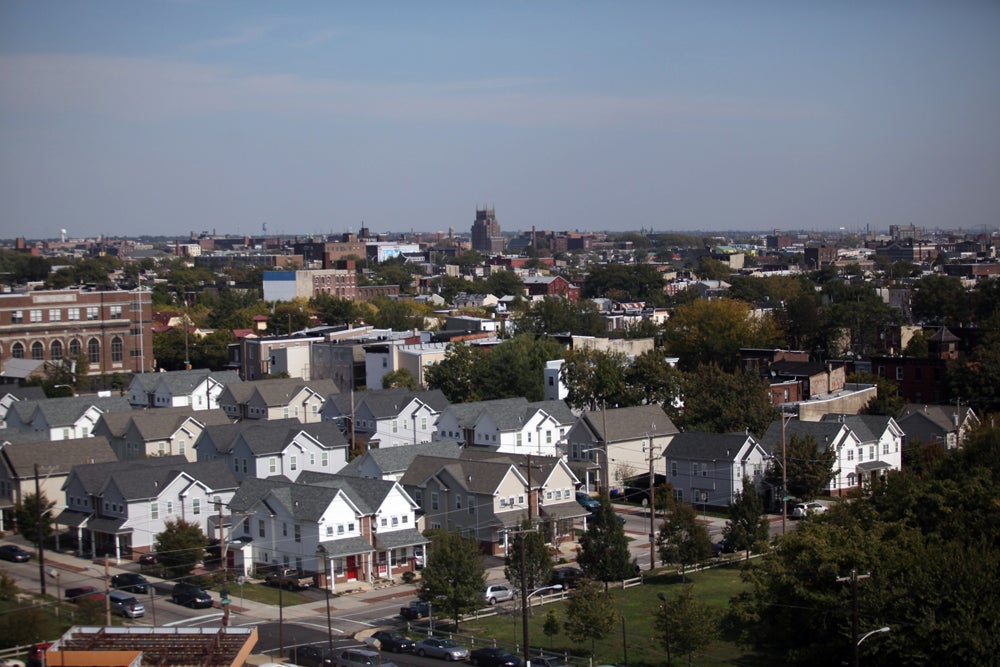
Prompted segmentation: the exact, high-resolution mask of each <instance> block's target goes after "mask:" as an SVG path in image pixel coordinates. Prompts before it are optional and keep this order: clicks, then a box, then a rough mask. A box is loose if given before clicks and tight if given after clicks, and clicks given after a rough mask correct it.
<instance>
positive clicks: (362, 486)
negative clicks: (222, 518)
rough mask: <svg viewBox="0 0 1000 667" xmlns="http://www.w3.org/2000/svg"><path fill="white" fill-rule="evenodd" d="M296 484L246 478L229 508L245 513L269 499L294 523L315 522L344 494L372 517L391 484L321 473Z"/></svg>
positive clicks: (308, 475)
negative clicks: (279, 506) (284, 509)
mask: <svg viewBox="0 0 1000 667" xmlns="http://www.w3.org/2000/svg"><path fill="white" fill-rule="evenodd" d="M299 480H302V481H296V482H290V481H288V480H287V479H278V478H269V479H256V478H252V477H248V478H247V479H245V480H243V483H242V484H240V488H239V489H238V490H237V491H236V494H235V495H234V496H233V500H232V502H231V503H230V507H231V508H232V510H233V512H248V511H250V510H251V509H252V507H253V506H254V505H255V504H256V503H258V502H261V501H262V500H265V499H266V498H267V497H269V496H274V497H275V498H277V499H278V500H279V501H280V502H281V504H282V505H284V506H285V507H286V508H287V509H288V510H289V511H290V512H291V513H292V516H293V517H294V518H296V519H299V520H302V521H318V520H319V519H320V517H322V516H323V513H324V512H325V511H326V510H327V508H329V507H330V503H331V502H333V499H334V498H336V497H337V494H338V493H341V492H342V493H344V494H345V495H346V496H347V497H348V498H349V499H350V500H351V502H353V503H354V504H355V505H357V506H358V509H359V510H361V512H362V513H364V514H374V513H375V511H376V510H377V509H378V508H379V507H381V506H382V502H383V501H384V500H385V497H386V495H388V493H389V492H390V491H391V490H392V489H393V487H395V483H394V482H387V481H383V480H380V479H363V478H361V477H345V476H343V475H328V474H325V473H311V474H309V473H303V474H302V475H301V476H300V477H299Z"/></svg>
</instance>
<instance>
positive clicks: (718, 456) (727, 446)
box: [663, 431, 758, 463]
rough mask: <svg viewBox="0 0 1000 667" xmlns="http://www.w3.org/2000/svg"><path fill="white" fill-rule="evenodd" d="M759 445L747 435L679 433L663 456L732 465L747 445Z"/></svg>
mask: <svg viewBox="0 0 1000 667" xmlns="http://www.w3.org/2000/svg"><path fill="white" fill-rule="evenodd" d="M748 442H749V443H751V444H752V445H753V444H758V443H757V439H756V438H754V437H753V436H752V435H747V434H746V433H699V432H697V431H688V432H685V433H678V434H677V435H675V436H674V437H673V438H672V439H671V440H670V444H669V445H667V449H666V451H665V452H664V453H663V456H664V457H665V458H668V459H678V460H682V461H720V462H726V463H732V462H733V461H736V457H737V456H738V455H739V454H740V452H741V451H742V450H743V447H744V445H746V444H747V443H748Z"/></svg>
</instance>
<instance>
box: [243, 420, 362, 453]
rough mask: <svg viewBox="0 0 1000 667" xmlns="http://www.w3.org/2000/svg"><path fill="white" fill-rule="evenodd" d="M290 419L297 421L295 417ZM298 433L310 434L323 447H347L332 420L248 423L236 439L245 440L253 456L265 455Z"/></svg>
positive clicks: (278, 449)
mask: <svg viewBox="0 0 1000 667" xmlns="http://www.w3.org/2000/svg"><path fill="white" fill-rule="evenodd" d="M281 421H282V422H285V421H286V420H284V419H282V420H281ZM292 421H295V422H298V420H297V419H296V420H292ZM244 423H246V422H244ZM299 433H306V434H308V435H310V436H312V437H313V438H314V439H315V440H316V441H317V442H318V443H319V444H320V445H321V446H324V447H347V440H346V439H345V438H344V434H343V433H341V431H340V429H339V428H337V425H336V424H334V423H333V422H317V423H313V424H302V423H296V424H291V425H289V424H285V423H281V424H277V425H274V426H272V425H271V422H261V423H258V424H253V423H250V424H249V425H248V426H247V427H246V428H244V429H243V430H241V431H240V433H239V436H237V440H242V441H243V442H245V443H246V445H247V446H248V447H249V448H250V451H251V452H253V454H254V456H265V455H267V454H277V453H278V452H280V451H282V450H283V449H284V448H285V447H286V446H287V445H288V443H290V442H291V441H292V440H294V439H295V437H296V436H298V434H299ZM234 442H235V441H234Z"/></svg>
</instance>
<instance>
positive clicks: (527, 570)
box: [504, 520, 552, 593]
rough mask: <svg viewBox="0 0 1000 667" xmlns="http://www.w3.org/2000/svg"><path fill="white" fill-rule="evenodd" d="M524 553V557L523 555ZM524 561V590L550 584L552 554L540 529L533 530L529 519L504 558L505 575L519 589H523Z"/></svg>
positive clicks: (531, 589)
mask: <svg viewBox="0 0 1000 667" xmlns="http://www.w3.org/2000/svg"><path fill="white" fill-rule="evenodd" d="M522 554H523V557H522ZM522 562H523V563H524V568H523V570H524V579H523V581H524V590H525V591H527V592H528V593H530V592H531V591H533V590H535V589H536V588H539V587H540V586H544V585H546V584H548V582H549V578H550V577H551V576H552V556H550V555H549V550H548V547H546V546H545V538H544V537H543V536H542V533H541V531H540V530H531V525H530V524H529V523H528V521H527V520H525V521H524V523H522V524H521V531H520V532H519V533H518V534H517V536H516V538H514V539H513V540H512V541H511V548H510V549H509V550H508V553H507V557H506V559H504V576H505V577H507V581H509V582H511V584H513V586H514V588H516V589H517V590H518V591H520V590H521V588H522V587H521V581H522V579H521V571H522V567H521V563H522Z"/></svg>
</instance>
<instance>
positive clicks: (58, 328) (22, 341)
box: [0, 290, 153, 375]
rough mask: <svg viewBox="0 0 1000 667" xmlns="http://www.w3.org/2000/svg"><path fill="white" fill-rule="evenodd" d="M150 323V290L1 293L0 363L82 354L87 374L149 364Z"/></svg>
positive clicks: (135, 369)
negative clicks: (87, 363)
mask: <svg viewBox="0 0 1000 667" xmlns="http://www.w3.org/2000/svg"><path fill="white" fill-rule="evenodd" d="M151 325H152V306H151V302H150V293H149V292H138V291H136V292H126V291H120V292H118V291H116V292H88V291H84V290H53V291H43V290H37V291H33V292H26V293H18V294H0V365H2V364H4V363H6V361H7V360H9V359H35V360H39V361H50V362H58V361H61V360H63V359H67V360H68V359H72V358H74V357H76V356H78V355H80V354H82V355H84V356H85V357H86V358H87V361H88V362H89V373H90V374H91V375H103V374H106V373H115V372H139V371H142V370H143V369H144V368H145V369H146V370H149V369H150V368H151V367H152V363H153V331H152V326H151Z"/></svg>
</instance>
